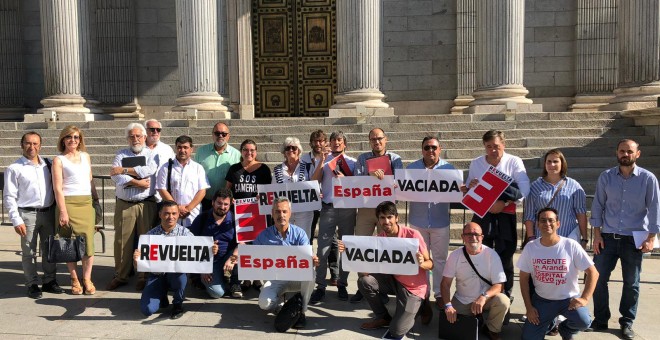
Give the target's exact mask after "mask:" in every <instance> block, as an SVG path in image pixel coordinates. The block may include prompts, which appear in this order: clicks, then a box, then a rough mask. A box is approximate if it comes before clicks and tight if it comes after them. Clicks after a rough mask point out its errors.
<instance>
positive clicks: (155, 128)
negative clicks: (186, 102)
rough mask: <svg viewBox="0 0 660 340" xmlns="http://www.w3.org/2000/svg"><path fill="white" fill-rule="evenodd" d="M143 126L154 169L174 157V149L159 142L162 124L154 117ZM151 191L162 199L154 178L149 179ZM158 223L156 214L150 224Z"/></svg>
mask: <svg viewBox="0 0 660 340" xmlns="http://www.w3.org/2000/svg"><path fill="white" fill-rule="evenodd" d="M144 128H145V129H146V130H147V140H146V145H147V148H149V149H151V156H152V158H153V160H154V163H156V169H160V167H161V166H163V164H165V163H167V161H168V160H170V159H172V158H174V150H172V147H171V146H169V145H167V144H165V143H163V142H161V141H160V137H161V132H162V131H163V126H162V125H161V124H160V122H158V121H157V120H155V119H149V120H146V121H145V122H144ZM149 190H151V191H152V192H153V195H155V196H156V201H157V202H160V201H161V200H162V199H161V197H160V193H158V190H156V178H155V175H154V178H152V179H151V188H150V189H149ZM158 224H160V220H159V218H158V216H155V217H154V222H153V224H152V226H156V225H158Z"/></svg>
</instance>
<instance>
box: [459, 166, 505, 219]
mask: <svg viewBox="0 0 660 340" xmlns="http://www.w3.org/2000/svg"><path fill="white" fill-rule="evenodd" d="M511 182H513V178H511V176H509V175H507V174H505V173H503V172H501V171H499V170H497V169H495V167H494V166H492V165H491V166H490V168H488V170H487V171H486V172H485V173H484V174H483V176H481V178H480V179H479V184H478V185H477V186H475V187H474V188H472V189H470V191H468V192H467V194H465V197H463V200H462V201H461V202H462V203H463V205H464V206H466V207H467V208H468V209H470V210H472V211H473V212H474V213H475V214H477V216H479V217H481V218H483V217H484V216H485V215H486V213H487V212H488V210H490V207H492V206H493V204H495V202H496V201H497V198H498V197H500V195H501V194H502V193H503V192H504V190H506V188H507V187H508V186H509V184H511Z"/></svg>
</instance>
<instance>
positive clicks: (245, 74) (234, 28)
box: [227, 0, 254, 119]
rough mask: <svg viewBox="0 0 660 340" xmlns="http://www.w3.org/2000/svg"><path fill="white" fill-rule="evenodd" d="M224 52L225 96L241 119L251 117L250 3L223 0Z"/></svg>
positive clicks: (252, 111) (252, 76)
mask: <svg viewBox="0 0 660 340" xmlns="http://www.w3.org/2000/svg"><path fill="white" fill-rule="evenodd" d="M227 55H228V56H229V62H228V64H229V67H228V68H229V72H228V73H229V97H230V98H231V103H232V104H233V105H234V108H235V109H236V111H238V115H239V117H240V118H241V119H254V71H253V63H252V3H251V1H250V0H229V1H227Z"/></svg>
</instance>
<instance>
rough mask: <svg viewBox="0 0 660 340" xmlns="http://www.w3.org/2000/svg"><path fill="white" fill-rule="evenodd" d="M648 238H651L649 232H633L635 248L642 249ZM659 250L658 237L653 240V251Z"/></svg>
mask: <svg viewBox="0 0 660 340" xmlns="http://www.w3.org/2000/svg"><path fill="white" fill-rule="evenodd" d="M601 230H602V229H601ZM647 238H649V232H648V231H637V230H633V239H634V240H635V247H637V248H638V249H639V248H642V243H644V241H646V239H647ZM658 248H660V242H658V236H657V235H656V236H655V237H654V238H653V249H658Z"/></svg>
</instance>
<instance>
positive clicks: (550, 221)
mask: <svg viewBox="0 0 660 340" xmlns="http://www.w3.org/2000/svg"><path fill="white" fill-rule="evenodd" d="M556 222H557V220H555V219H554V218H539V223H548V224H555V223H556Z"/></svg>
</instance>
